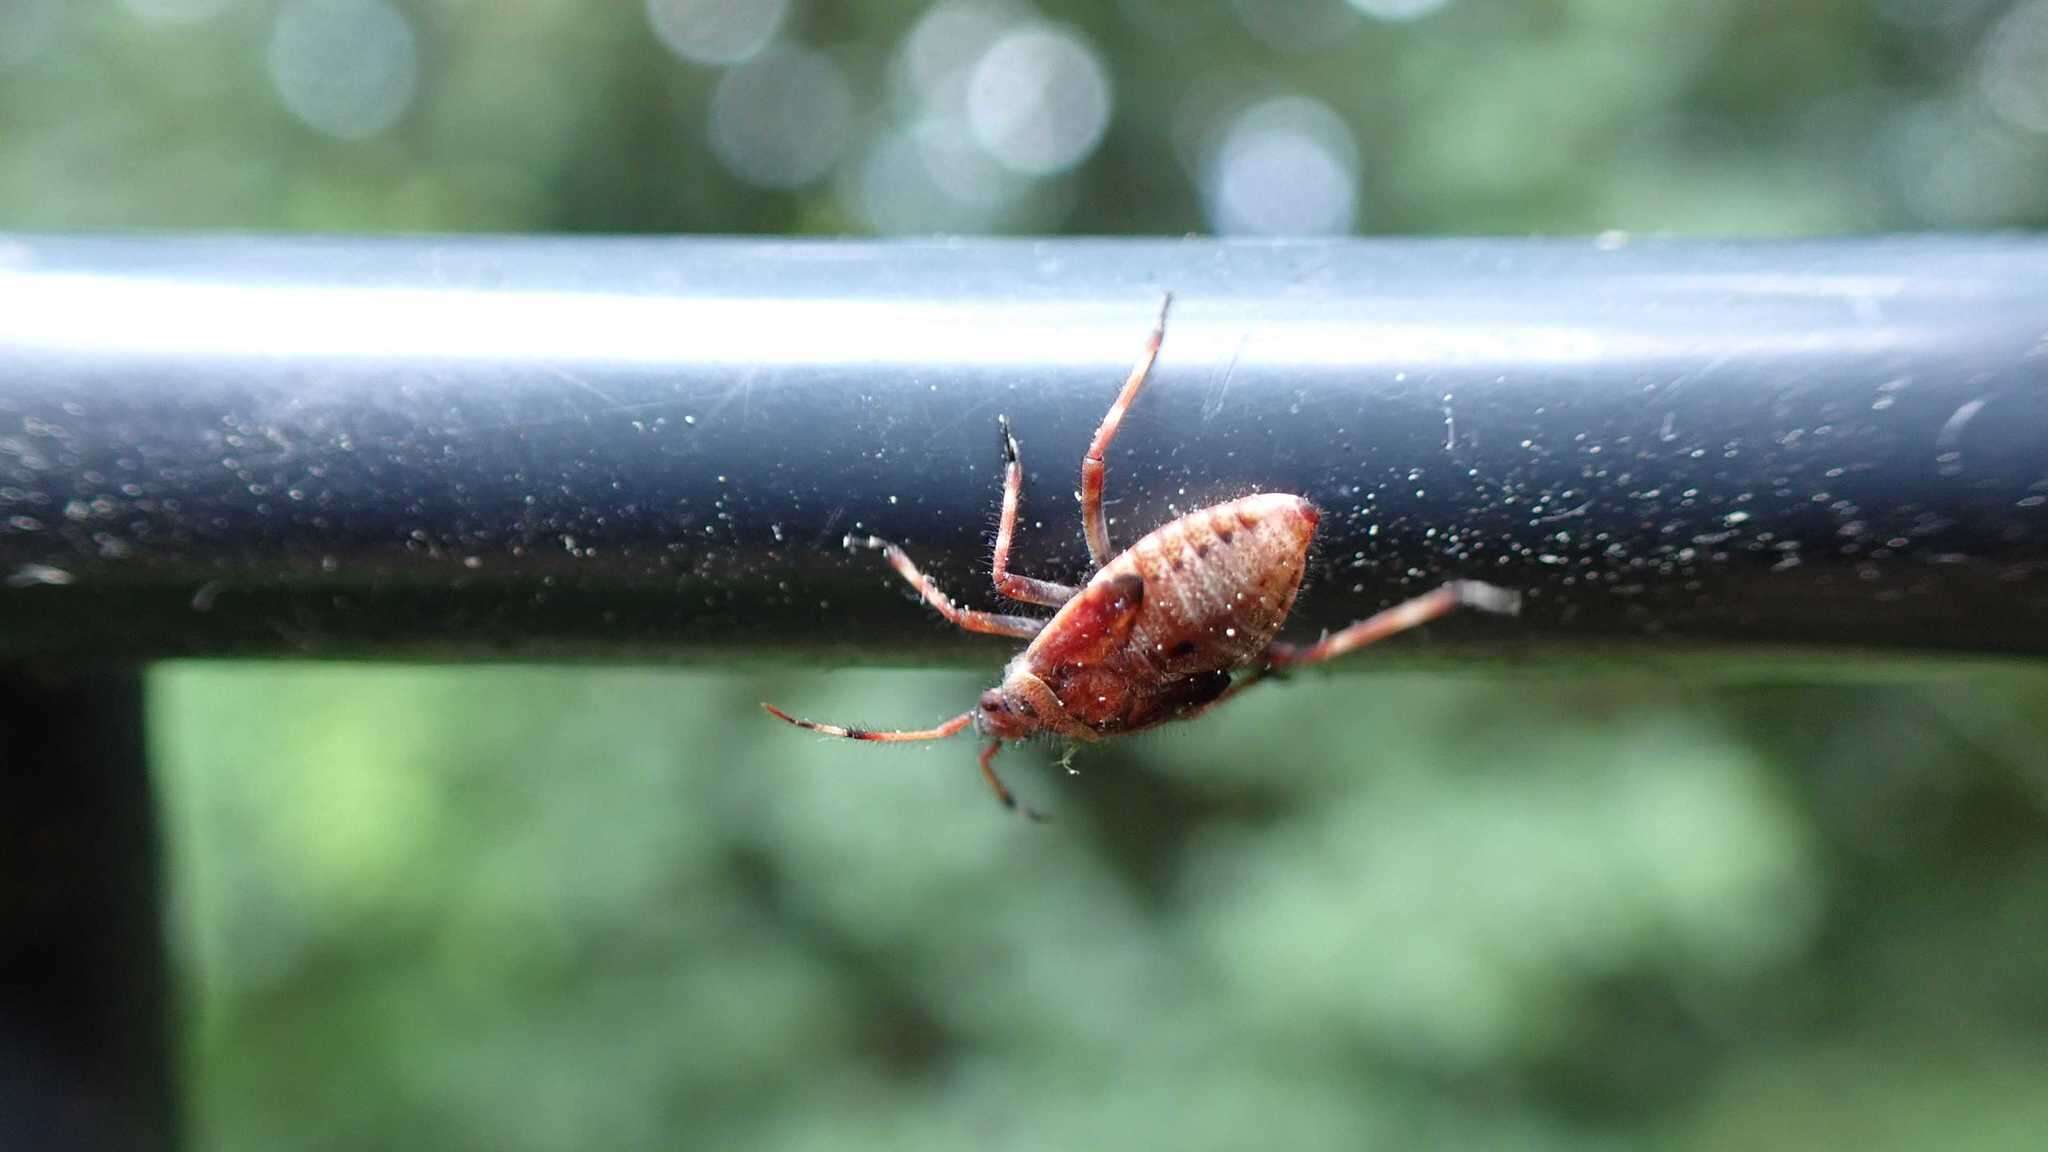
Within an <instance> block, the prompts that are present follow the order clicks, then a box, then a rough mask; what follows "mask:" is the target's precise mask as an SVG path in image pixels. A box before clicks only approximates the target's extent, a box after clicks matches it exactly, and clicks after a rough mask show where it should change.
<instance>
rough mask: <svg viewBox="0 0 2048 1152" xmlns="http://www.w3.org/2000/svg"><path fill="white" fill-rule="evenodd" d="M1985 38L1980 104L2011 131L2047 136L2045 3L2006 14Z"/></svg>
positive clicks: (2047, 0)
mask: <svg viewBox="0 0 2048 1152" xmlns="http://www.w3.org/2000/svg"><path fill="white" fill-rule="evenodd" d="M1984 39H1985V48H1984V66H1983V70H1982V71H1981V72H1980V73H1979V74H1978V75H1979V81H1980V83H1981V85H1982V87H1983V92H1984V102H1985V103H1987V104H1989V105H1990V106H1991V110H1992V111H1993V112H1996V113H1997V114H1998V116H1999V118H2000V119H2002V120H2004V121H2005V122H2006V123H2008V124H2010V125H2012V126H2013V127H2015V128H2019V129H2023V130H2025V131H2028V132H2048V0H2031V3H2026V4H2022V5H2020V6H2018V7H2016V8H2014V9H2013V10H2012V11H2010V12H2007V13H2006V14H2005V16H2004V17H2003V18H2001V19H2000V20H1999V21H1998V23H1996V24H1994V25H1992V27H1991V31H1990V32H1989V33H1988V34H1987V35H1986V36H1985V38H1984Z"/></svg>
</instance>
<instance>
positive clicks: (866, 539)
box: [846, 536, 1045, 640]
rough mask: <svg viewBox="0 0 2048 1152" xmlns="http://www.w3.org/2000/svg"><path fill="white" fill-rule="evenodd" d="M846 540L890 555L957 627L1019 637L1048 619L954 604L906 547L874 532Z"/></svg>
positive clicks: (1033, 632) (896, 566)
mask: <svg viewBox="0 0 2048 1152" xmlns="http://www.w3.org/2000/svg"><path fill="white" fill-rule="evenodd" d="M846 544H847V547H849V548H850V547H853V546H854V545H856V544H857V545H860V546H861V547H864V548H872V549H874V550H876V551H877V552H880V553H882V554H883V555H885V556H887V557H888V558H889V566H890V567H892V568H894V569H896V574H897V575H899V576H901V577H903V578H904V579H905V580H908V581H909V582H910V586H911V587H913V588H915V589H917V593H918V595H920V596H923V597H924V600H925V603H927V604H930V605H931V606H932V607H934V608H936V609H938V610H939V615H941V616H944V617H945V618H946V620H947V622H949V623H951V624H953V625H954V626H955V627H959V628H964V629H966V630H967V631H969V632H986V633H988V634H990V635H992V636H1014V637H1016V638H1017V639H1019V640H1029V639H1030V638H1032V637H1033V636H1036V635H1038V633H1039V630H1040V629H1042V628H1044V627H1045V621H1043V620H1039V619H1036V618H1033V617H1030V616H1003V615H1000V614H998V613H995V612H977V611H975V610H974V609H971V608H962V607H960V606H959V605H957V604H954V603H953V601H952V598H950V597H948V596H947V595H946V594H945V593H944V592H941V591H939V586H938V585H936V584H934V583H932V581H931V577H929V576H926V575H925V574H924V573H922V572H919V571H918V570H917V565H915V564H913V563H911V562H910V557H908V556H906V555H904V553H903V549H901V548H898V547H897V546H895V545H894V544H891V543H889V542H888V541H887V540H883V539H881V538H879V537H875V536H848V537H847V538H846Z"/></svg>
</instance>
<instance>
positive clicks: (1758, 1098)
mask: <svg viewBox="0 0 2048 1152" xmlns="http://www.w3.org/2000/svg"><path fill="white" fill-rule="evenodd" d="M1027 33H1028V35H1026V34H1027ZM999 49H1000V51H999ZM2044 220H2048V0H2019V2H2009V0H1868V2H1864V3H1857V2H1853V0H1842V2H1836V0H1718V2H1716V3H1711V4H1684V3H1660V2H1653V0H1528V2H1520V3H1513V4H1504V3H1495V2H1492V0H1450V2H1448V3H1443V2H1441V0H1352V2H1351V3H1349V4H1346V3H1343V2H1341V0H1277V2H1274V3H1270V4H1268V3H1261V2H1259V0H1201V2H1191V3H1177V2H1169V0H1117V2H1108V0H1038V3H1037V4H1036V6H1035V7H1033V6H1031V5H1029V4H1027V3H1025V2H1024V0H969V2H961V0H956V2H954V3H949V4H944V5H939V6H937V7H933V6H929V5H925V4H920V3H915V2H912V0H833V2H829V3H828V2H826V0H729V2H726V3H719V2H717V0H648V2H643V3H624V2H621V3H614V4H592V3H586V2H581V0H492V2H489V3H486V2H484V0H414V2H409V3H398V2H395V0H276V2H271V0H121V2H119V3H114V2H111V0H107V2H96V3H75V2H72V0H0V227H7V228H18V229H30V228H134V227H201V226H206V227H249V228H313V229H334V230H348V229H365V230H419V229H437V230H506V231H528V230H532V231H688V232H769V233H774V232H840V231H853V232H859V231H868V230H878V231H918V230H946V229H950V230H962V231H1027V232H1029V231H1083V232H1111V233H1115V232H1148V233H1176V232H1181V231H1188V230H1219V231H1234V232H1254V233H1256V232H1290V231H1293V232H1302V231H1327V230H1333V229H1334V230H1346V229H1355V230H1361V231H1369V232H1397V233H1430V232H1451V233H1472V232H1530V231H1539V232H1540V231H1596V230H1603V229H1613V228H1619V229H1631V230H1671V231H1677V232H1691V233H1701V232H1707V233H1714V232H1719V233H1740V234H1764V233H1813V232H1833V231H1857V230H1878V229H1891V228H1924V227H1949V226H1968V227H1980V226H1993V225H2021V226H2024V225H2028V224H2039V223H2041V222H2043V221H2044ZM933 626H934V627H938V626H939V625H938V624H936V623H934V625H933ZM999 653H1000V649H999V647H996V646H992V647H991V653H990V667H991V670H993V668H994V667H995V664H996V663H997V661H998V659H999ZM1360 664H1361V665H1362V666H1363V667H1361V668H1358V669H1352V670H1348V671H1347V672H1346V673H1345V674H1342V675H1333V676H1328V677H1320V676H1309V677H1303V678H1300V679H1298V680H1297V681H1295V682H1292V683H1289V684H1286V685H1281V686H1276V687H1274V688H1272V689H1270V690H1261V691H1260V692H1258V693H1254V694H1251V695H1249V696H1248V697H1247V698H1246V699H1245V700H1244V701H1242V702H1241V704H1236V705H1233V706H1232V707H1231V708H1230V709H1228V710H1226V711H1224V712H1221V713H1218V714H1217V715H1216V716H1214V717H1211V718H1207V719H1205V720H1203V721H1201V722H1200V723H1198V724H1194V725H1189V726H1185V727H1184V728H1183V729H1181V730H1178V731H1168V732H1163V733H1160V734H1157V735H1156V736H1147V737H1143V738H1139V739H1136V740H1132V741H1129V742H1126V743H1124V744H1121V745H1114V746H1110V747H1104V748H1096V749H1088V750H1085V751H1084V752H1083V754H1082V755H1081V756H1080V757H1079V758H1078V759H1076V760H1075V761H1074V767H1075V768H1076V769H1077V770H1078V772H1079V774H1078V775H1076V776H1072V777H1067V776H1063V775H1060V774H1059V773H1058V772H1057V771H1056V770H1053V769H1051V768H1050V762H1051V757H1050V756H1047V755H1045V754H1043V753H1042V752H1040V751H1037V750H1028V751H1023V752H1012V753H1010V754H1009V755H1008V756H1007V757H1006V758H1005V761H1004V762H1005V764H1007V765H1008V771H1009V772H1010V774H1011V775H1012V777H1013V780H1014V782H1015V783H1016V784H1017V786H1018V787H1019V789H1020V790H1021V791H1024V792H1025V793H1026V794H1027V796H1029V797H1031V798H1033V799H1034V800H1035V801H1036V802H1037V803H1038V804H1039V805H1040V806H1041V807H1045V808H1049V809H1051V810H1052V811H1053V812H1055V813H1056V815H1057V818H1058V819H1057V822H1056V823H1055V824H1053V825H1051V826H1050V827H1046V828H1039V827H1033V826H1029V825H1026V824H1024V823H1023V822H1020V821H1014V820H1007V819H1004V818H1003V817H1002V815H1001V813H1000V812H999V811H998V810H997V809H996V808H995V807H994V805H993V804H992V803H991V802H990V800H989V799H988V797H987V795H986V793H985V792H984V791H983V790H982V788H981V785H980V783H979V781H978V779H977V778H976V776H975V773H974V770H973V765H972V751H973V750H972V748H971V747H969V746H968V745H966V744H965V743H955V744H946V745H939V746H931V747H923V748H918V749H910V750H904V749H894V750H891V749H876V748H867V747H857V746H846V745H839V744H832V743H827V742H823V741H820V740H817V739H814V738H810V737H805V736H801V735H798V734H795V733H792V732H790V731H788V730H786V729H782V728H780V727H777V726H774V725H772V724H770V723H768V722H766V721H765V720H763V719H762V718H761V717H760V715H759V714H758V712H756V711H755V710H754V705H755V702H756V701H757V700H759V699H762V698H764V697H765V698H772V699H777V700H779V701H781V702H783V703H785V704H788V705H790V706H792V707H798V708H800V710H801V711H803V712H805V713H807V714H812V715H817V716H821V717H829V718H833V719H844V720H852V721H859V722H863V723H874V724H898V723H902V724H914V723H925V722H929V721H930V720H932V719H933V718H934V717H937V716H940V715H944V714H946V713H948V712H950V711H953V710H955V709H957V708H959V707H960V706H961V704H962V702H964V701H967V700H970V699H971V698H972V694H973V693H974V692H975V691H977V690H978V688H979V687H980V686H981V685H980V684H978V683H976V682H973V681H969V680H964V679H961V678H958V677H956V676H953V675H940V674H935V673H908V672H897V673H883V672H874V671H863V672H858V673H850V674H845V675H838V676H824V675H816V674H802V675H799V674H793V673H789V672H780V673H769V672H758V673H751V672H748V671H747V670H744V669H743V670H738V671H735V672H732V673H729V674H716V675H713V674H701V673H674V672H651V671H635V670H610V671H592V670H576V671H567V670H563V671H547V670H511V669H464V670H452V669H449V670H425V669H396V668H377V667H302V666H269V665H266V666H235V665H204V666H196V665H180V666H172V667H169V668H165V669H163V670H160V671H159V672H158V673H157V675H156V677H155V679H154V681H153V688H154V697H153V699H154V705H153V707H154V709H155V715H154V716H153V718H152V720H153V725H154V731H155V732H156V737H157V741H158V748H157V752H158V759H159V763H160V767H161V773H162V777H161V779H162V785H163V803H164V805H165V807H166V810H167V813H168V817H169V827H170V831H171V854H172V863H173V873H174V887H175V909H174V911H175V917H174V932H175V934H176V938H177V944H178V950H179V956H180V957H181V963H182V966H183V978H184V981H185V986H186V987H187V988H188V989H189V995H188V997H187V1004H188V1008H187V1016H188V1023H189V1028H188V1036H189V1060H188V1067H187V1073H186V1075H187V1083H188V1084H189V1088H190V1094H191V1122H192V1125H193V1130H194V1134H195V1144H196V1145H197V1146H200V1147H206V1148H221V1149H266V1150H267V1149H277V1148H326V1147H336V1148H339V1147H349V1148H354V1147H384V1146H418V1147H445V1148H479V1149H481V1148H490V1149H552V1148H586V1147H605V1148H611V1147H637V1146H661V1145H672V1144H678V1143H695V1144H704V1145H709V1146H717V1147H783V1148H804V1147H811V1148H833V1149H840V1148H858V1147H875V1148H883V1147H886V1148H892V1149H902V1148H918V1147H929V1148H958V1147H963V1146H985V1145H988V1144H991V1143H994V1144H1003V1145H1020V1144H1025V1143H1029V1144H1031V1145H1033V1146H1050V1147H1064V1146H1075V1145H1089V1146H1101V1145H1111V1144H1114V1145H1120V1146H1121V1145H1129V1144H1133V1143H1142V1144H1144V1145H1172V1146H1179V1147H1191V1148H1202V1147H1238V1146H1246V1145H1251V1144H1254V1143H1258V1144H1266V1145H1272V1146H1281V1147H1298V1146H1305V1145H1338V1144H1342V1145H1346V1146H1354V1147H1355V1146H1362V1145H1366V1144H1370V1143H1378V1144H1382V1145H1387V1146H1413V1145H1423V1146H1454V1147H1455V1146H1484V1147H1510V1148H1545V1147H1564V1146H1582V1145H1593V1146H1613V1147H1635V1146H1642V1145H1653V1146H1663V1147H1669V1148H1674V1149H1705V1148H1720V1147H1740V1148H1806V1147H1811V1146H1814V1145H1824V1146H1843V1145H1852V1146H1860V1147H1864V1148H1868V1149H1890V1148H1921V1147H1928V1146H1941V1147H1946V1148H2012V1147H2020V1146H2026V1145H2030V1144H2031V1143H2032V1142H2033V1140H2035V1139H2038V1135H2037V1134H2038V1133H2039V1132H2041V1131H2043V1130H2048V1093H2043V1092H2042V1091H2041V1090H2040V1085H2041V1084H2042V1083H2044V1082H2048V1045H2043V1043H2042V1042H2041V1039H2040V1037H2041V1036H2042V1035H2043V1028H2044V1025H2048V976H2044V975H2043V973H2042V970H2041V965H2040V963H2039V957H2041V956H2042V955H2044V954H2048V836H2044V835H2043V833H2044V831H2048V767H2044V761H2043V758H2042V755H2041V751H2040V750H2041V748H2042V746H2043V743H2044V738H2048V721H2044V720H2043V717H2044V716H2048V675H2044V674H2043V673H2040V672H2038V671H2032V670H2023V669H2016V670H2012V671H2010V672H2004V673H1982V672H1979V673H1973V674H1972V675H1969V676H1960V675H1954V674H1940V673H1939V671H1938V670H1937V671H1936V672H1930V673H1928V675H1927V676H1926V678H1925V682H1921V683H1875V684H1873V683H1868V682H1863V683H1855V684H1850V683H1846V682H1845V683H1843V684H1840V685H1833V686H1830V685H1827V684H1815V683H1811V682H1807V683H1783V684H1773V683H1768V682H1765V683H1748V682H1746V683H1742V684H1733V683H1719V684H1706V683H1682V682H1656V681H1653V680H1649V679H1647V678H1644V677H1640V676H1636V677H1629V678H1622V677H1599V676H1594V677H1585V678H1579V679H1574V680H1572V681H1570V682H1556V681H1550V680H1541V679H1536V678H1533V677H1531V678H1524V679H1517V680H1513V681H1503V680H1497V679H1486V678H1472V679H1459V678H1428V677H1415V678H1409V677H1401V678H1392V677H1385V676H1375V675H1372V674H1371V673H1370V671H1369V670H1368V669H1369V664H1370V662H1369V661H1361V662H1360Z"/></svg>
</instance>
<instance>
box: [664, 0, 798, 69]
mask: <svg viewBox="0 0 2048 1152" xmlns="http://www.w3.org/2000/svg"><path fill="white" fill-rule="evenodd" d="M788 12H789V0H647V22H648V24H649V25H651V26H652V27H653V28H654V34H655V36H657V37H659V38H660V40H661V42H662V43H663V44H664V45H666V46H667V47H668V50H669V51H671V52H673V53H675V54H676V55H678V56H680V57H682V58H683V59H685V60H687V61H689V62H690V63H692V64H738V63H740V62H741V61H743V60H749V59H752V58H753V57H754V56H755V55H756V54H758V53H759V52H760V51H761V50H762V49H763V48H766V47H767V46H768V43H769V41H771V40H773V39H774V38H775V30H776V29H777V28H780V27H781V26H782V18H783V17H784V16H785V15H787V14H788Z"/></svg>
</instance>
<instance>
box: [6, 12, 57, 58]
mask: <svg viewBox="0 0 2048 1152" xmlns="http://www.w3.org/2000/svg"><path fill="white" fill-rule="evenodd" d="M62 2H63V0H0V72H5V71H7V70H8V69H10V68H18V67H20V66H21V65H23V64H26V63H28V62H29V61H30V60H33V59H35V58H36V56H37V55H38V54H39V53H41V52H42V50H43V48H44V47H45V46H46V45H48V44H49V42H50V39H51V37H52V36H54V35H55V33H56V31H57V13H58V8H57V6H58V5H59V4H60V3H62Z"/></svg>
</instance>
